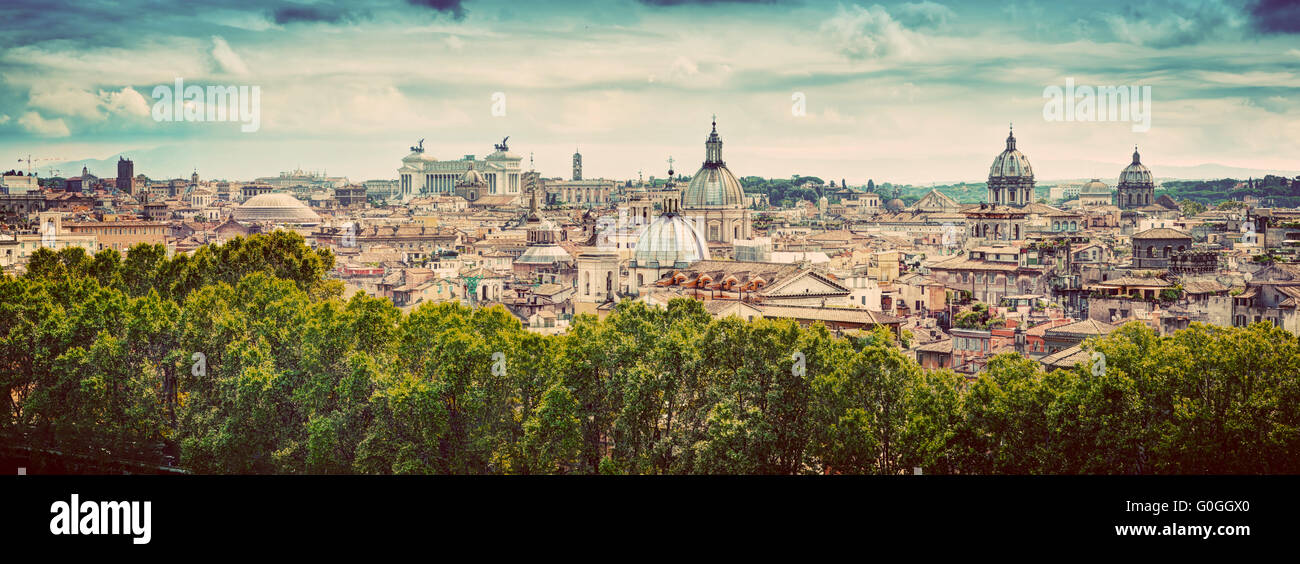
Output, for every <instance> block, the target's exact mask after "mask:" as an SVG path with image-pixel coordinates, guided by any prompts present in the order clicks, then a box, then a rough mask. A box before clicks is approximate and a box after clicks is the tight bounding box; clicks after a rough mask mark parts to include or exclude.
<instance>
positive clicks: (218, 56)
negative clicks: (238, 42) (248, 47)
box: [212, 35, 248, 75]
mask: <svg viewBox="0 0 1300 564" xmlns="http://www.w3.org/2000/svg"><path fill="white" fill-rule="evenodd" d="M212 58H213V59H215V60H216V61H217V68H218V69H219V70H221V71H222V72H226V73H229V74H238V75H242V74H248V67H247V66H245V65H244V61H243V59H240V58H239V55H238V54H237V53H235V50H234V49H231V48H230V44H229V43H226V40H225V39H222V38H221V36H219V35H214V36H212Z"/></svg>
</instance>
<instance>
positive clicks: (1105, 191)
mask: <svg viewBox="0 0 1300 564" xmlns="http://www.w3.org/2000/svg"><path fill="white" fill-rule="evenodd" d="M1079 194H1084V195H1086V194H1098V195H1106V196H1109V195H1110V186H1107V185H1106V183H1105V182H1102V181H1101V180H1100V179H1097V178H1094V179H1092V180H1089V181H1088V183H1086V184H1084V185H1083V186H1082V187H1081V188H1079Z"/></svg>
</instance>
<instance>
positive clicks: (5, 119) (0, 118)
mask: <svg viewBox="0 0 1300 564" xmlns="http://www.w3.org/2000/svg"><path fill="white" fill-rule="evenodd" d="M10 119H11V118H10V117H9V115H8V114H0V125H4V124H6V123H9V120H10Z"/></svg>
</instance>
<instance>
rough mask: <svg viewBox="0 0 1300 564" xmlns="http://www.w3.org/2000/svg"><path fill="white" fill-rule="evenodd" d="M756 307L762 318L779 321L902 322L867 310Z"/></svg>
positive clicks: (878, 323)
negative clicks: (773, 318)
mask: <svg viewBox="0 0 1300 564" xmlns="http://www.w3.org/2000/svg"><path fill="white" fill-rule="evenodd" d="M756 307H758V310H759V311H761V312H763V317H775V318H781V319H809V320H813V321H836V322H840V323H862V324H864V325H887V324H894V323H902V322H903V320H902V319H901V318H898V317H894V316H892V315H889V314H886V313H882V312H879V311H871V310H869V309H854V308H833V307H816V306H787V305H767V304H758V305H757V306H756Z"/></svg>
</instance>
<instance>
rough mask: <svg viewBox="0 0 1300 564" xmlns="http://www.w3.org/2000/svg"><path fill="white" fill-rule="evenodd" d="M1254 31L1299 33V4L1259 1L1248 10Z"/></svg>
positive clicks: (1287, 0) (1286, 0) (1285, 1)
mask: <svg viewBox="0 0 1300 564" xmlns="http://www.w3.org/2000/svg"><path fill="white" fill-rule="evenodd" d="M1250 19H1251V22H1252V23H1253V24H1254V26H1255V29H1258V30H1259V31H1262V32H1264V33H1300V4H1297V3H1296V2H1295V0H1260V1H1258V2H1256V3H1255V5H1254V6H1251V8H1250Z"/></svg>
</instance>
